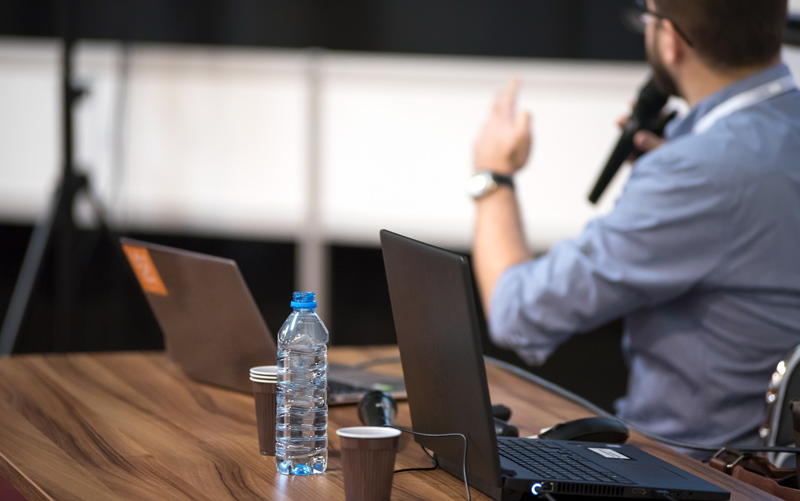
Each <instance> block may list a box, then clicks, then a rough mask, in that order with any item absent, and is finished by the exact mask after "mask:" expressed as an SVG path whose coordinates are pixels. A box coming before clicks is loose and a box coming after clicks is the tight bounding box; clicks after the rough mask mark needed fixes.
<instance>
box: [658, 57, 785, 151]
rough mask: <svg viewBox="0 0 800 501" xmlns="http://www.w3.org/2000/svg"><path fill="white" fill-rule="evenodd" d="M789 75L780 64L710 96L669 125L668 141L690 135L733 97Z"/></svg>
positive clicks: (667, 131)
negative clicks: (708, 115)
mask: <svg viewBox="0 0 800 501" xmlns="http://www.w3.org/2000/svg"><path fill="white" fill-rule="evenodd" d="M788 75H791V72H790V71H789V67H788V66H786V64H784V63H779V64H776V65H774V66H770V67H769V68H767V69H765V70H762V71H759V72H758V73H756V74H755V75H751V76H749V77H747V78H744V79H742V80H739V81H738V82H734V83H732V84H730V85H728V86H727V87H723V88H722V89H720V90H718V91H717V92H715V93H713V94H711V95H710V96H706V97H704V98H703V99H701V100H700V102H698V103H697V104H696V105H694V107H693V108H692V109H691V110H689V113H687V114H686V115H685V116H683V117H681V118H679V119H677V120H673V121H672V122H670V123H669V124H667V128H666V131H665V132H666V137H667V138H668V139H675V138H676V137H679V136H682V135H684V134H688V133H689V132H691V131H692V129H694V126H695V124H697V122H698V121H699V120H700V119H701V118H703V117H704V116H705V115H707V114H708V113H710V112H711V110H713V109H714V108H716V107H717V106H718V105H720V104H722V103H724V102H725V101H727V100H728V99H730V98H732V97H733V96H736V95H738V94H741V93H742V92H746V91H748V90H750V89H753V88H755V87H758V86H759V85H762V84H765V83H767V82H771V81H773V80H777V79H779V78H782V77H785V76H788Z"/></svg>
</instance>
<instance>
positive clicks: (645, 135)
mask: <svg viewBox="0 0 800 501" xmlns="http://www.w3.org/2000/svg"><path fill="white" fill-rule="evenodd" d="M662 144H664V138H661V137H659V136H657V135H655V134H653V133H652V132H650V131H646V130H640V131H639V132H637V133H636V134H635V135H634V136H633V145H634V146H636V149H637V150H639V151H641V152H642V153H647V152H648V151H650V150H654V149H656V148H658V147H659V146H661V145H662Z"/></svg>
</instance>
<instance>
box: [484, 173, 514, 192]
mask: <svg viewBox="0 0 800 501" xmlns="http://www.w3.org/2000/svg"><path fill="white" fill-rule="evenodd" d="M489 173H490V174H491V175H492V179H494V182H495V183H497V184H499V185H504V186H508V187H509V188H511V189H512V190H513V189H514V178H513V177H511V176H504V175H503V174H498V173H496V172H492V171H489Z"/></svg>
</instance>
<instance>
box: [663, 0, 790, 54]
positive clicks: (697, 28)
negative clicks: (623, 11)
mask: <svg viewBox="0 0 800 501" xmlns="http://www.w3.org/2000/svg"><path fill="white" fill-rule="evenodd" d="M654 1H655V7H656V12H658V14H660V15H662V16H664V17H666V18H668V19H669V20H670V21H672V23H673V24H674V25H675V26H676V27H677V28H678V30H679V31H680V32H681V33H682V34H683V35H684V36H685V37H686V38H687V39H688V40H690V41H691V44H692V47H693V48H694V49H695V51H697V53H698V55H699V56H700V57H702V58H703V59H704V60H705V61H706V63H708V64H709V65H711V66H714V67H719V68H741V67H747V66H757V65H760V64H766V63H768V62H769V61H771V60H772V59H774V58H775V57H776V56H778V54H780V50H781V41H782V39H783V31H784V28H785V26H786V13H787V10H788V6H787V0H654Z"/></svg>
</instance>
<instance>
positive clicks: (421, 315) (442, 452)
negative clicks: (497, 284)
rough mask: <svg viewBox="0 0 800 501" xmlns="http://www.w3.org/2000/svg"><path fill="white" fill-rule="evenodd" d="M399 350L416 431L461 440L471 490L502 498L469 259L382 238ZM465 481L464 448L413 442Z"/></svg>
mask: <svg viewBox="0 0 800 501" xmlns="http://www.w3.org/2000/svg"><path fill="white" fill-rule="evenodd" d="M380 235H381V248H382V249H383V261H384V265H385V267H386V278H387V280H388V283H389V296H390V299H391V303H392V314H393V316H394V323H395V330H396V331H397V344H398V345H399V347H400V358H401V362H402V365H403V375H404V377H405V381H406V390H407V392H408V403H409V407H410V411H411V421H412V424H413V427H414V431H418V432H422V433H461V434H463V435H465V436H466V437H467V440H468V441H469V454H468V456H467V474H468V476H469V481H470V484H472V485H474V486H475V487H476V488H478V489H479V490H481V491H483V492H486V493H487V494H489V495H492V496H493V497H495V498H498V499H499V492H500V488H501V485H502V483H501V482H502V480H501V475H500V459H499V455H498V450H497V437H496V436H495V432H494V421H493V417H492V414H491V403H490V400H489V390H488V388H489V387H488V384H487V382H486V367H485V365H484V360H483V349H482V346H481V339H480V333H481V330H482V329H484V328H485V325H484V324H483V322H481V318H480V316H479V313H478V311H479V309H478V304H477V303H476V291H475V290H474V288H473V285H472V283H473V282H472V277H471V272H470V266H469V263H468V261H467V258H466V257H464V256H462V255H460V254H456V253H454V252H449V251H446V250H444V249H439V248H437V247H433V246H431V245H428V244H425V243H422V242H418V241H415V240H412V239H410V238H406V237H403V236H401V235H397V234H395V233H392V232H389V231H386V230H382V231H381V234H380ZM415 440H416V441H417V443H419V444H421V445H422V446H424V447H427V448H428V449H430V450H432V451H434V453H435V454H436V457H437V459H438V460H439V462H440V464H441V466H442V468H443V469H445V470H446V471H447V472H448V473H450V474H452V475H454V476H456V477H458V478H463V475H462V473H461V465H462V459H463V454H464V444H463V441H462V440H460V439H458V438H428V437H419V436H417V437H415Z"/></svg>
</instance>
